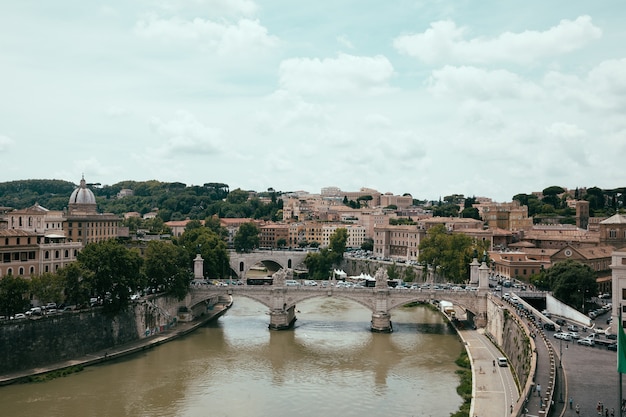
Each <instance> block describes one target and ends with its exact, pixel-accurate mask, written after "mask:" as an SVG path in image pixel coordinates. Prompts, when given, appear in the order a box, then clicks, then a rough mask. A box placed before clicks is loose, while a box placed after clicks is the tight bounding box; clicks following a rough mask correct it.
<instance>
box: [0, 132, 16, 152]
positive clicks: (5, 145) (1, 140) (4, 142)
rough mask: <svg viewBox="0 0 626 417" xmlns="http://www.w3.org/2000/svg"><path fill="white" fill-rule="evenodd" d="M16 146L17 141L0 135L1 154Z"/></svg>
mask: <svg viewBox="0 0 626 417" xmlns="http://www.w3.org/2000/svg"><path fill="white" fill-rule="evenodd" d="M14 144H15V141H14V140H13V139H11V138H10V137H8V136H4V135H0V152H4V151H6V150H8V149H9V148H10V147H12V146H13V145H14Z"/></svg>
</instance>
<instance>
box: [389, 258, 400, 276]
mask: <svg viewBox="0 0 626 417" xmlns="http://www.w3.org/2000/svg"><path fill="white" fill-rule="evenodd" d="M387 276H388V277H389V279H399V278H400V268H398V265H396V263H395V261H394V262H393V263H392V264H391V265H389V266H388V267H387Z"/></svg>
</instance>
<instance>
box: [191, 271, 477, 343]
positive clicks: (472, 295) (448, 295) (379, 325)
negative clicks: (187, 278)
mask: <svg viewBox="0 0 626 417" xmlns="http://www.w3.org/2000/svg"><path fill="white" fill-rule="evenodd" d="M487 271H488V267H486V266H485V270H484V271H481V272H483V274H482V275H484V280H482V281H481V284H483V285H479V287H478V290H477V291H465V290H462V291H453V290H420V289H396V288H389V287H388V283H387V281H388V276H387V272H386V270H385V269H384V268H380V269H379V270H378V271H377V272H376V275H375V277H374V278H375V281H376V286H375V287H363V288H355V287H352V288H340V287H339V288H338V287H332V286H329V287H320V286H287V285H285V281H287V280H289V279H291V278H292V274H293V272H292V271H291V270H289V269H281V270H279V271H278V272H277V273H275V274H274V275H273V278H274V280H273V285H261V286H255V285H239V286H224V287H222V286H215V285H208V284H207V285H196V286H194V287H193V288H192V289H191V290H190V292H189V294H188V295H187V298H186V299H185V304H186V306H187V308H188V309H189V311H191V312H192V314H194V315H197V314H202V308H203V307H204V306H206V305H207V304H209V305H210V303H211V300H217V299H219V298H220V297H224V296H225V295H230V296H234V295H239V296H244V297H248V298H251V299H253V300H256V301H258V302H259V303H261V304H263V305H265V306H267V307H268V309H269V315H270V324H269V328H270V329H272V330H283V329H288V328H291V327H292V326H293V324H294V322H295V321H296V315H295V312H296V305H297V304H298V303H300V302H302V301H304V300H307V299H310V298H314V297H339V298H344V299H348V300H352V301H354V302H356V303H358V304H360V305H362V306H364V307H365V308H367V309H369V310H370V311H371V312H372V320H371V330H372V331H374V332H391V331H392V323H391V314H390V311H391V310H393V309H394V308H396V307H399V306H403V305H406V304H409V303H413V302H417V303H431V302H433V301H434V300H438V301H444V300H445V301H449V302H451V303H453V304H454V305H455V306H459V307H461V308H463V309H464V310H465V311H467V312H468V315H471V316H472V318H473V321H474V323H475V324H476V325H479V326H484V325H485V324H486V322H487V293H488V292H489V288H488V278H487ZM476 272H478V268H476Z"/></svg>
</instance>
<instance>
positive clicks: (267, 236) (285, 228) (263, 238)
mask: <svg viewBox="0 0 626 417" xmlns="http://www.w3.org/2000/svg"><path fill="white" fill-rule="evenodd" d="M259 229H260V234H259V245H260V246H261V247H262V248H278V247H279V243H281V242H284V245H282V246H289V244H288V241H289V225H288V224H285V223H268V224H264V225H263V226H261V227H260V228H259Z"/></svg>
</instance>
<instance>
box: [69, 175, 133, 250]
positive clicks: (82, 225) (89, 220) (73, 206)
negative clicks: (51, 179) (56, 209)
mask: <svg viewBox="0 0 626 417" xmlns="http://www.w3.org/2000/svg"><path fill="white" fill-rule="evenodd" d="M65 219H66V222H65V224H64V231H65V236H66V237H67V239H68V240H69V241H71V242H81V243H82V244H83V246H85V245H87V244H88V243H93V242H101V241H104V240H108V239H114V238H117V237H118V228H119V227H120V223H121V219H120V217H118V216H116V215H114V214H111V213H98V211H97V204H96V197H95V195H94V194H93V192H92V191H91V190H90V189H89V188H87V183H86V182H85V178H82V179H81V180H80V185H79V186H78V188H76V189H75V190H74V191H73V192H72V195H71V196H70V200H69V206H68V211H67V214H66V216H65Z"/></svg>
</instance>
